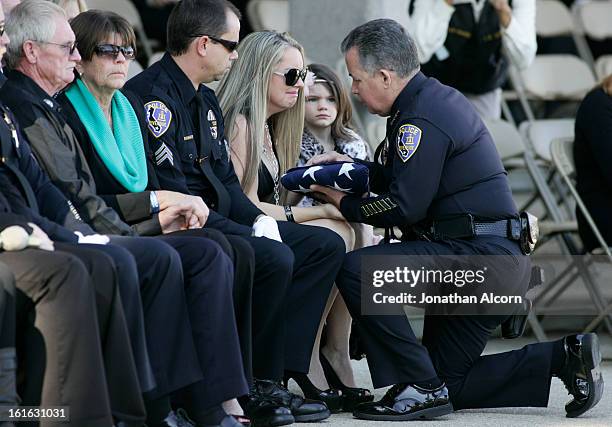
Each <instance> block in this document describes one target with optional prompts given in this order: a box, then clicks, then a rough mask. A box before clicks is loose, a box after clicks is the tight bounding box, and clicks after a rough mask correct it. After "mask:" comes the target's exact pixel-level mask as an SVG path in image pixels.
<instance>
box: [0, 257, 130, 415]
mask: <svg viewBox="0 0 612 427" xmlns="http://www.w3.org/2000/svg"><path fill="white" fill-rule="evenodd" d="M0 261H2V262H4V263H5V264H6V265H8V266H9V268H10V270H11V271H12V273H13V274H14V276H15V281H16V286H17V296H16V301H17V316H18V317H17V318H18V323H17V327H18V334H17V338H18V348H19V349H21V351H20V352H19V353H20V370H25V373H26V375H25V384H23V387H21V388H20V396H21V398H22V403H23V404H24V405H42V406H70V417H71V425H87V426H100V427H107V426H109V425H112V419H111V409H110V402H109V398H108V393H107V389H106V380H105V376H104V364H103V360H102V350H101V346H100V331H99V329H98V316H97V314H96V300H95V294H96V289H95V288H94V286H93V284H92V282H91V279H90V277H89V273H88V272H87V270H86V268H85V266H84V265H83V263H82V262H81V261H80V260H79V259H78V258H77V257H75V256H73V255H70V254H68V253H66V252H61V251H55V252H46V251H40V250H35V249H26V250H23V251H20V252H3V253H0ZM97 262H98V263H100V264H102V265H106V266H107V267H109V268H111V269H112V261H111V260H110V258H108V257H106V256H105V255H101V256H99V257H98V260H97ZM111 284H112V282H111ZM109 339H112V337H109ZM124 344H125V343H124ZM41 360H42V365H43V366H42V369H41V368H40V366H41ZM128 362H129V360H128ZM124 363H126V362H124ZM39 380H40V382H42V384H43V386H42V394H41V389H40V387H38V386H36V385H35V386H34V388H35V390H33V389H32V383H35V382H39ZM49 425H53V424H52V423H50V422H47V421H46V420H45V421H43V422H42V423H41V426H49ZM55 425H59V424H55Z"/></svg>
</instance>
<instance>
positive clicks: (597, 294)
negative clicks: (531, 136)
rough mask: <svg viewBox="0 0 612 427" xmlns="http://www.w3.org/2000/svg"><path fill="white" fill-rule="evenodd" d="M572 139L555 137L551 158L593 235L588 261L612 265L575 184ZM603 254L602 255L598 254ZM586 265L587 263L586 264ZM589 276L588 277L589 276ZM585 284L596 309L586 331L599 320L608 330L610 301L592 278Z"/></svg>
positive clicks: (610, 255)
mask: <svg viewBox="0 0 612 427" xmlns="http://www.w3.org/2000/svg"><path fill="white" fill-rule="evenodd" d="M573 146H574V141H573V140H570V139H557V140H554V141H553V142H552V144H551V146H550V152H551V158H552V161H553V164H554V166H555V168H556V169H557V172H558V173H559V175H560V176H561V178H562V179H563V181H564V183H565V184H566V185H567V187H568V189H569V192H570V194H571V195H572V196H573V198H574V199H575V201H576V206H577V207H578V209H580V212H581V213H582V215H583V216H584V218H585V220H586V222H587V224H588V225H589V227H590V228H591V231H592V232H593V234H594V235H595V237H596V239H597V241H598V243H599V248H597V249H596V250H595V251H592V252H591V254H594V255H598V256H597V257H591V258H590V261H591V262H593V261H602V260H603V261H605V262H606V263H608V264H609V265H610V266H612V251H611V250H610V247H609V246H608V243H607V242H606V240H605V239H604V238H603V236H602V235H601V232H600V231H599V229H598V228H597V224H595V221H593V218H592V217H591V214H590V213H589V211H588V209H587V207H586V205H585V204H584V202H583V201H582V198H581V197H580V195H579V194H578V191H577V190H576V186H575V178H576V168H575V164H574V155H573ZM599 255H603V256H599ZM587 266H588V264H587ZM589 278H590V277H589ZM584 283H585V286H586V288H587V290H588V292H589V295H590V297H591V299H592V301H593V303H594V305H595V306H596V308H597V310H598V312H599V313H598V316H597V317H596V318H595V319H593V321H591V323H589V325H588V326H587V327H586V330H585V331H586V332H588V331H592V330H593V329H595V327H597V325H598V324H600V323H601V322H605V323H606V326H607V327H608V330H610V319H612V303H607V301H606V299H605V297H604V296H603V294H602V292H601V290H600V289H599V287H598V286H597V283H595V282H594V281H593V280H585V281H584Z"/></svg>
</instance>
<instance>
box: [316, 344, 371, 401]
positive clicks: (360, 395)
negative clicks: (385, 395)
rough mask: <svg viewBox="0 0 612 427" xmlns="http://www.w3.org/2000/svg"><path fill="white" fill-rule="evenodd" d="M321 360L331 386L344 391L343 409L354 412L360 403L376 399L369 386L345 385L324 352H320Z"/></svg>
mask: <svg viewBox="0 0 612 427" xmlns="http://www.w3.org/2000/svg"><path fill="white" fill-rule="evenodd" d="M319 360H320V361H321V366H322V367H323V373H324V374H325V378H326V379H327V383H328V384H329V386H330V387H333V388H335V389H338V390H340V391H342V410H343V411H346V412H353V410H354V409H355V408H356V407H357V405H359V404H360V403H364V402H372V401H373V400H374V395H373V394H372V393H371V392H370V390H368V389H367V388H358V387H348V386H345V385H344V383H342V381H340V378H339V377H338V374H336V371H334V368H333V367H332V365H331V363H329V360H327V358H326V357H325V355H323V352H320V353H319Z"/></svg>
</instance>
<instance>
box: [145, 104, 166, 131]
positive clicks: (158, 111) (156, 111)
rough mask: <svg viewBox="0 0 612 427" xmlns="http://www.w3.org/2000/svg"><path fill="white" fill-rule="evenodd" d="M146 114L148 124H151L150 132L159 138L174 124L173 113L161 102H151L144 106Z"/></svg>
mask: <svg viewBox="0 0 612 427" xmlns="http://www.w3.org/2000/svg"><path fill="white" fill-rule="evenodd" d="M144 108H145V114H146V115H147V122H148V123H149V130H150V131H151V133H152V134H153V136H155V138H159V137H160V136H162V135H163V134H164V133H166V131H167V130H168V128H169V127H170V123H171V122H172V112H171V111H170V110H169V109H168V107H166V104H164V103H163V102H161V101H151V102H147V103H146V104H145V105H144Z"/></svg>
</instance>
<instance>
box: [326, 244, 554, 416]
mask: <svg viewBox="0 0 612 427" xmlns="http://www.w3.org/2000/svg"><path fill="white" fill-rule="evenodd" d="M436 254H438V255H451V254H465V255H469V254H480V255H482V254H500V255H509V254H511V255H514V256H515V259H516V261H517V262H516V268H515V270H514V271H513V272H511V273H512V276H510V277H516V278H517V281H519V280H528V278H529V272H530V263H529V259H528V258H527V257H525V256H523V255H522V254H521V253H520V250H519V248H518V245H517V244H516V243H514V242H511V241H509V240H507V239H502V238H497V237H487V238H482V237H481V238H478V239H475V240H472V241H459V240H455V241H449V242H422V241H412V242H403V243H395V244H384V245H378V246H373V247H368V248H364V249H360V250H357V251H355V252H351V253H349V254H347V257H346V259H345V262H344V265H343V266H342V269H341V270H340V274H339V275H338V280H337V285H338V289H339V290H340V292H341V294H342V297H343V298H344V301H345V302H346V304H347V306H348V308H349V311H350V312H351V315H352V316H353V319H355V321H356V322H357V325H358V327H359V330H360V333H361V335H362V338H363V342H364V347H365V350H366V354H367V360H368V365H369V367H370V372H371V375H372V380H373V383H374V387H376V388H379V387H385V386H388V385H391V384H397V383H415V382H419V381H426V380H430V379H432V378H435V377H436V376H437V377H439V378H440V379H441V380H442V381H444V382H445V383H446V385H447V386H448V390H449V393H450V396H451V400H452V402H453V406H454V407H455V409H463V408H488V407H511V406H546V405H547V402H548V394H549V391H550V381H551V374H550V365H551V357H552V345H551V344H549V343H542V344H533V345H528V346H525V347H523V348H522V349H520V350H514V351H510V352H506V353H500V354H493V355H487V356H482V351H483V350H484V347H485V345H486V343H487V340H488V338H489V336H490V334H491V332H493V330H495V328H496V327H497V326H498V325H499V324H500V323H501V322H503V321H504V320H505V318H506V317H507V316H432V315H430V316H426V317H425V324H424V331H423V343H422V344H421V343H419V342H418V340H417V339H416V337H415V335H414V333H413V331H412V328H411V327H410V323H409V321H408V319H407V318H406V316H385V315H375V316H369V315H367V316H366V315H362V314H361V289H360V286H361V262H362V257H364V256H367V255H407V256H410V255H436Z"/></svg>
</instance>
